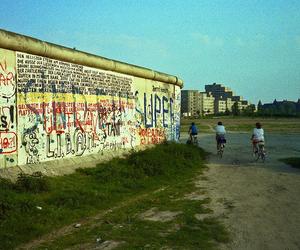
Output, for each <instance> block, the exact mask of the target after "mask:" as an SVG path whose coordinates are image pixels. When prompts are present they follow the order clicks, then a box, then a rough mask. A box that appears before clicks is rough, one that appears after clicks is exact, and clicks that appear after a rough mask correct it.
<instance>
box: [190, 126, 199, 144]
mask: <svg viewBox="0 0 300 250" xmlns="http://www.w3.org/2000/svg"><path fill="white" fill-rule="evenodd" d="M189 134H190V140H191V142H192V143H193V137H194V136H197V135H198V129H197V126H196V124H195V123H194V122H192V124H191V126H190V128H189Z"/></svg>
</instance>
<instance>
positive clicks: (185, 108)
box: [181, 83, 250, 117]
mask: <svg viewBox="0 0 300 250" xmlns="http://www.w3.org/2000/svg"><path fill="white" fill-rule="evenodd" d="M236 102H237V104H238V109H239V110H243V109H246V108H247V107H248V106H249V105H250V103H249V102H248V101H246V100H243V97H241V96H237V95H234V93H233V91H232V90H231V89H230V88H228V87H226V86H224V85H222V84H217V83H213V84H208V85H205V92H200V91H198V90H181V115H182V116H193V117H195V116H205V115H209V114H220V113H226V112H231V111H232V106H233V104H234V103H236Z"/></svg>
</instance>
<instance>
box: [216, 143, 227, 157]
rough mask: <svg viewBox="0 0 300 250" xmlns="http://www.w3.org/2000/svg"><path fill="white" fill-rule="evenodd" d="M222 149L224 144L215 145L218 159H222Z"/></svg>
mask: <svg viewBox="0 0 300 250" xmlns="http://www.w3.org/2000/svg"><path fill="white" fill-rule="evenodd" d="M224 147H225V145H224V143H222V142H221V143H218V145H217V154H218V156H219V157H220V158H222V157H223V153H224Z"/></svg>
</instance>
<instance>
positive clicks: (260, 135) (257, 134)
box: [253, 128, 265, 141]
mask: <svg viewBox="0 0 300 250" xmlns="http://www.w3.org/2000/svg"><path fill="white" fill-rule="evenodd" d="M253 140H255V141H264V140H265V138H264V130H263V128H254V129H253Z"/></svg>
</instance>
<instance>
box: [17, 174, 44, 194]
mask: <svg viewBox="0 0 300 250" xmlns="http://www.w3.org/2000/svg"><path fill="white" fill-rule="evenodd" d="M15 188H16V190H18V191H21V192H31V193H41V192H46V191H49V182H48V179H47V178H46V177H45V176H43V174H42V173H41V172H35V173H33V174H32V175H28V174H23V173H21V174H19V176H18V180H17V182H16V184H15Z"/></svg>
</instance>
